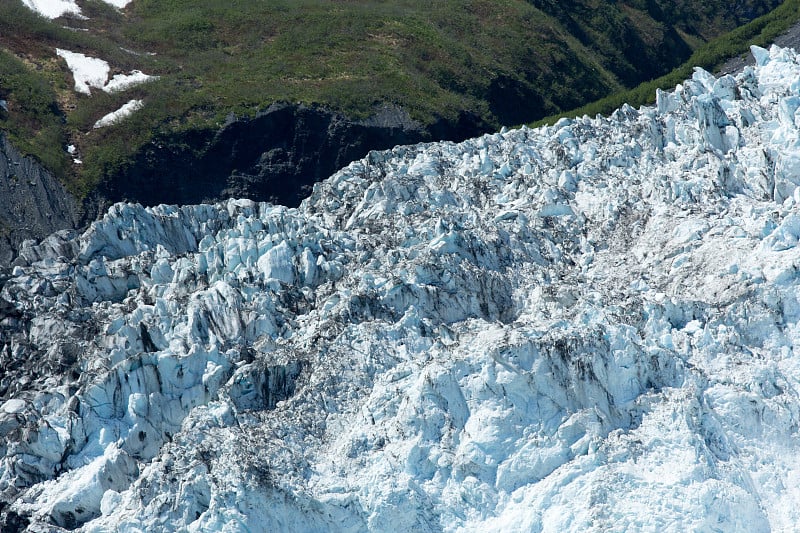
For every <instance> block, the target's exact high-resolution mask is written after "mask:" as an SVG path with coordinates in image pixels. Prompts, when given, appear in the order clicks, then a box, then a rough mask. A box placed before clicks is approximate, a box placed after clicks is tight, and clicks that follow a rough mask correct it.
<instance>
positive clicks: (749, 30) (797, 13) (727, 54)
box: [533, 0, 800, 126]
mask: <svg viewBox="0 0 800 533" xmlns="http://www.w3.org/2000/svg"><path fill="white" fill-rule="evenodd" d="M798 20H800V0H787V1H786V2H784V3H783V4H782V5H780V6H779V7H777V8H776V9H774V10H773V11H771V12H770V13H768V14H766V15H764V16H762V17H759V18H757V19H755V20H753V21H752V22H750V23H748V24H746V25H744V26H741V27H739V28H736V29H735V30H733V31H731V32H729V33H727V34H725V35H722V36H721V37H719V38H717V39H715V40H713V41H711V42H709V43H707V44H705V45H703V46H701V47H700V48H698V49H697V50H696V51H695V52H694V53H693V54H692V55H691V57H690V58H689V59H688V60H687V61H685V62H684V63H683V64H682V65H680V66H679V67H677V68H675V69H673V70H672V71H671V72H669V73H668V74H665V75H664V76H660V77H658V78H656V79H654V80H650V81H646V82H643V83H641V84H639V85H638V86H637V87H635V88H633V89H629V90H623V91H619V92H616V93H614V94H611V95H609V96H606V97H604V98H601V99H599V100H596V101H594V102H590V103H588V104H586V105H584V106H581V107H579V108H577V109H572V110H569V111H565V112H561V113H557V114H554V115H551V116H548V117H545V118H543V119H540V120H538V121H536V122H535V123H533V125H534V126H539V125H543V124H553V123H555V122H556V121H557V120H558V119H560V118H564V117H576V116H583V115H588V116H596V115H608V114H609V113H611V112H613V111H614V110H615V109H617V108H619V107H620V106H622V104H628V105H630V106H633V107H639V106H641V105H646V104H652V103H653V102H655V99H656V90H657V89H663V90H671V89H673V88H675V86H676V85H677V84H679V83H681V82H682V81H683V80H685V79H687V78H690V77H691V76H692V71H693V70H694V68H695V67H701V68H704V69H706V70H709V71H714V70H715V69H716V68H717V67H719V66H720V65H722V64H723V63H725V61H727V60H728V59H730V58H732V57H737V56H739V55H742V54H745V53H748V52H749V49H750V46H751V45H756V46H767V45H769V43H771V42H773V41H774V40H775V38H776V37H777V36H778V35H780V34H781V33H783V32H784V31H786V30H787V29H788V28H789V27H790V26H792V25H793V24H795V23H796V22H797V21H798Z"/></svg>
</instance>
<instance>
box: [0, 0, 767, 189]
mask: <svg viewBox="0 0 800 533" xmlns="http://www.w3.org/2000/svg"><path fill="white" fill-rule="evenodd" d="M72 4H74V5H75V6H78V7H80V9H81V10H82V11H81V16H83V17H86V18H78V17H77V16H75V15H69V14H67V15H65V16H64V17H62V18H60V19H57V20H55V21H52V22H51V21H47V20H44V19H42V18H41V17H38V16H37V15H36V14H35V13H33V12H32V11H31V10H30V9H28V8H27V7H24V6H23V4H22V3H21V2H20V0H13V1H10V2H5V3H4V4H3V5H2V6H0V28H6V29H7V31H0V46H2V48H3V49H4V51H5V53H0V75H2V76H3V77H4V78H5V77H6V76H7V74H13V77H10V79H11V82H12V83H10V84H6V83H2V84H0V99H6V100H7V101H8V108H9V112H8V113H7V114H6V115H7V116H3V115H2V114H0V120H1V119H5V121H4V123H3V124H2V127H3V129H6V130H8V132H9V133H10V135H11V137H12V139H11V140H12V141H13V142H15V143H16V144H17V145H18V146H19V147H20V148H21V149H23V150H24V151H26V152H27V153H34V154H35V155H37V156H38V157H40V159H42V160H43V161H44V162H45V163H46V165H47V166H48V167H49V168H50V170H52V171H55V172H57V173H59V175H61V176H62V177H63V178H64V179H67V180H68V181H69V184H70V185H71V187H72V189H73V190H74V191H76V192H78V193H86V191H87V190H92V189H94V188H96V187H97V186H98V185H99V184H100V183H101V182H102V181H103V180H111V181H112V184H111V187H110V188H109V195H110V194H113V193H114V191H116V189H114V187H113V186H114V185H115V184H123V185H124V184H126V183H130V182H133V183H137V182H138V181H139V180H140V179H142V174H146V173H147V170H146V169H143V168H142V166H141V165H140V164H139V163H140V161H139V160H137V157H140V158H142V157H154V155H153V154H152V150H151V152H150V153H149V154H145V153H144V152H147V150H148V149H150V148H151V147H152V146H160V145H167V146H168V148H169V149H167V150H165V151H164V152H163V153H156V154H155V157H161V158H163V159H162V160H161V161H163V162H168V161H169V155H170V154H171V153H173V152H174V151H176V150H178V151H180V150H181V148H184V144H186V143H187V142H188V143H189V144H190V147H191V151H193V152H202V151H203V150H204V149H205V148H206V145H207V144H208V143H210V142H211V139H213V132H215V131H217V130H218V129H219V128H220V127H222V126H223V124H225V123H226V122H227V121H228V119H229V117H231V116H235V117H238V118H240V119H241V118H242V117H247V118H251V117H253V116H254V115H255V114H256V113H257V112H259V111H263V110H265V109H267V108H268V107H269V106H270V105H272V104H273V103H275V102H278V101H285V102H291V103H297V102H301V103H303V104H306V105H312V104H316V105H321V106H324V107H326V108H328V109H330V110H332V111H334V112H337V113H341V114H343V115H344V116H345V117H346V118H347V119H348V120H351V121H358V120H362V119H365V118H369V117H370V116H373V115H375V114H376V113H379V112H380V110H381V109H383V107H384V106H386V105H388V106H390V107H394V106H396V107H399V108H400V109H402V110H403V112H404V113H405V115H406V116H407V117H408V118H409V119H410V120H412V121H413V122H414V123H416V127H417V128H418V129H421V130H423V131H424V132H425V134H426V135H419V136H418V138H417V139H416V140H426V139H428V140H430V139H434V138H437V139H440V138H445V136H446V138H450V139H456V138H457V139H459V140H460V139H463V138H465V137H468V136H472V135H475V134H476V132H477V131H489V130H494V129H496V128H497V127H499V126H500V125H501V124H521V123H525V122H528V121H531V120H534V119H537V118H541V117H543V116H545V115H548V114H551V113H554V112H556V111H559V110H565V109H571V108H574V107H576V106H577V105H579V104H582V103H585V102H587V101H591V100H594V99H596V98H598V97H600V96H603V95H606V94H608V93H609V92H612V91H615V90H617V89H619V88H621V87H623V86H627V85H635V84H636V83H638V82H639V81H642V80H646V79H649V78H652V77H654V76H657V75H659V74H663V73H665V72H668V71H669V70H670V69H671V68H673V67H674V66H676V65H678V64H680V63H681V62H682V61H683V60H685V59H686V58H688V56H689V55H690V53H691V51H692V49H693V48H695V47H696V46H697V45H698V44H699V43H702V42H704V41H706V40H708V39H709V38H711V37H714V36H717V35H719V34H721V33H723V32H724V31H726V30H730V29H732V28H733V27H735V26H737V25H739V24H741V23H743V22H746V21H748V20H751V19H752V18H754V17H756V16H758V15H760V14H763V13H765V12H767V11H768V10H770V9H772V8H774V7H775V6H777V5H778V4H779V2H778V1H777V0H748V1H743V2H737V3H736V4H735V5H734V6H730V5H729V3H727V2H680V3H665V2H637V1H630V2H625V3H622V2H597V1H594V0H591V1H590V0H582V1H580V2H573V3H571V4H570V8H569V10H567V9H565V7H564V5H562V3H559V2H526V1H523V0H503V1H501V2H496V1H495V2H486V1H484V0H474V1H470V2H455V1H444V2H434V3H431V2H418V1H411V0H407V1H404V2H391V3H386V2H367V1H355V2H330V1H321V0H302V1H292V2H247V1H234V2H230V1H221V0H203V1H202V2H198V1H196V0H195V1H186V0H171V1H169V2H154V1H149V0H135V1H133V2H130V3H128V2H122V3H118V4H120V5H125V7H124V9H123V10H117V9H115V8H114V7H112V6H110V5H109V4H108V3H106V2H103V1H100V0H92V1H89V0H86V1H78V2H77V3H76V2H73V3H72ZM57 48H58V49H64V50H67V51H70V52H74V53H81V54H84V55H85V56H88V57H91V58H94V59H100V60H104V61H107V62H108V63H109V67H108V68H109V69H110V71H109V74H119V75H130V73H131V72H134V71H140V72H144V73H146V74H147V75H152V76H158V79H157V80H151V82H150V83H146V84H142V85H137V86H135V87H130V88H128V89H126V90H121V91H116V92H113V91H106V88H105V86H104V84H103V83H99V84H98V87H96V88H95V89H94V91H93V92H92V94H91V96H90V95H87V94H76V93H75V92H74V91H73V89H72V80H71V77H72V75H71V73H70V71H69V69H68V68H66V66H65V65H64V63H63V62H62V61H60V60H58V59H57V56H56V49H57ZM22 67H27V68H26V69H25V70H24V75H22V76H21V75H19V74H18V71H19V69H20V68H22ZM31 95H35V96H36V98H35V100H32V99H31ZM133 100H137V101H139V100H141V101H142V102H143V107H142V108H141V109H140V110H138V111H137V112H136V113H134V114H132V115H131V116H130V117H129V118H128V120H126V121H122V122H120V123H118V124H115V125H114V126H113V127H107V128H94V127H93V126H94V125H95V124H97V121H98V120H100V119H101V118H102V117H103V116H105V115H107V114H108V113H111V112H113V111H114V110H116V109H119V108H120V107H121V106H123V105H124V104H126V103H129V102H131V101H133ZM65 119H66V123H65V124H64V120H65ZM406 122H407V121H406ZM462 123H463V124H465V125H463V126H460V125H461V124H462ZM437 124H444V125H445V127H444V128H438V129H437V127H436V126H437ZM398 125H399V126H401V127H402V123H401V124H398ZM187 130H188V132H189V133H188V135H186V136H183V135H181V134H182V133H185V132H187ZM208 132H211V133H210V134H207V133H208ZM176 137H177V138H176ZM198 138H199V139H198ZM193 143H198V144H197V145H195V144H193ZM68 145H73V146H75V147H76V152H74V153H73V154H69V155H68V154H66V153H65V152H64V148H66V146H68ZM390 146H391V145H388V144H387V145H384V146H381V148H388V147H390ZM273 148H274V147H269V148H268V149H266V150H264V152H265V153H266V152H268V151H270V150H272V149H273ZM373 148H376V146H373ZM74 159H79V160H80V161H81V163H80V164H73V160H74ZM286 159H287V160H288V163H289V164H291V162H292V161H291V158H290V157H289V158H286ZM285 161H286V160H283V159H282V160H281V162H280V163H281V164H286V163H285ZM234 169H238V170H240V171H244V170H245V169H243V168H242V165H236V166H234V167H233V168H232V169H231V170H234ZM235 174H236V173H226V174H224V175H220V176H217V177H216V179H217V180H218V181H219V182H224V181H225V179H226V178H228V177H229V176H232V175H235ZM181 179H182V180H183V181H189V180H190V179H191V175H189V174H187V175H182V176H181ZM144 181H146V180H144ZM147 188H148V189H152V187H149V186H148V187H147ZM254 197H255V198H256V199H263V198H265V197H264V196H254ZM120 198H121V197H116V198H112V199H120ZM127 198H132V199H135V200H138V201H143V202H145V203H150V202H148V199H147V198H146V196H145V195H142V197H134V196H128V197H127ZM201 199H202V197H200V198H198V199H196V201H199V200H201ZM176 201H177V200H176Z"/></svg>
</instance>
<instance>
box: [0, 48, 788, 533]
mask: <svg viewBox="0 0 800 533" xmlns="http://www.w3.org/2000/svg"><path fill="white" fill-rule="evenodd" d="M753 52H754V54H755V56H756V60H757V66H756V67H755V68H747V69H745V71H744V72H743V73H742V74H740V75H738V76H737V77H735V78H734V77H731V76H724V77H721V78H719V79H716V78H714V77H713V76H711V75H710V74H708V73H706V72H704V71H701V70H698V71H697V72H696V73H695V75H694V77H693V79H691V80H688V81H686V82H685V83H683V84H681V85H680V86H679V87H678V88H677V89H676V91H675V92H674V93H669V94H668V93H659V95H658V102H657V105H656V107H653V108H642V109H640V110H638V111H637V110H634V109H632V108H630V107H625V108H622V109H620V110H619V111H618V112H616V113H614V115H613V116H611V117H610V118H597V119H589V118H584V119H580V120H575V121H570V120H562V121H561V122H559V123H558V124H556V125H555V126H553V127H545V128H540V129H536V130H531V129H527V128H523V129H519V130H513V131H504V132H502V133H499V134H495V135H487V136H484V137H481V138H477V139H472V140H468V141H465V142H463V143H460V144H453V143H435V144H424V145H417V146H410V147H398V148H395V149H393V150H391V151H386V152H372V153H370V154H369V156H368V157H366V158H365V159H363V160H360V161H357V162H354V163H353V164H351V165H350V166H348V167H347V168H345V169H343V170H342V171H341V172H339V173H337V174H335V175H334V176H332V177H331V178H330V179H328V180H326V181H324V182H322V183H320V184H318V185H317V186H316V187H315V189H314V192H313V194H312V195H311V197H310V198H309V199H307V200H306V201H304V202H303V204H302V205H301V206H300V207H299V208H298V209H287V208H285V207H275V206H271V205H269V204H258V203H254V202H252V201H247V200H239V201H235V200H231V201H228V202H226V203H221V204H215V205H200V206H186V207H182V208H177V207H170V206H159V207H156V208H144V207H142V206H138V205H129V204H118V205H116V206H114V207H113V208H112V209H111V210H110V211H109V212H108V214H107V215H106V216H105V217H104V218H103V219H102V220H100V221H98V222H96V223H94V224H93V225H92V227H91V228H90V229H89V230H88V231H87V232H86V233H84V234H83V235H81V236H80V237H78V238H73V239H69V238H64V236H58V235H55V236H53V237H51V238H50V239H48V240H47V241H45V242H44V243H42V245H40V246H39V247H31V248H29V249H28V251H27V254H28V255H27V260H28V261H29V263H30V264H29V265H28V266H19V267H17V268H16V269H15V270H14V272H13V275H12V277H11V279H9V280H7V281H5V283H4V285H3V287H2V293H0V295H1V296H2V301H1V302H0V303H2V308H1V309H2V312H3V317H4V318H3V320H2V322H0V325H1V326H2V329H1V330H0V332H2V346H3V348H2V351H0V357H2V360H0V363H2V364H1V365H0V368H2V369H3V372H4V374H3V376H2V377H0V387H1V388H0V398H2V399H3V403H2V404H0V413H2V414H0V431H2V434H3V435H4V441H3V442H5V444H3V447H2V452H3V455H4V457H3V459H2V461H0V491H2V498H3V501H4V504H3V507H2V511H0V513H2V520H4V521H5V522H4V523H5V526H6V527H11V526H10V525H13V526H14V527H22V528H24V527H27V526H30V530H32V531H34V530H37V528H39V529H41V528H42V527H50V526H46V525H43V524H55V525H57V526H60V527H64V528H70V529H71V528H76V527H79V526H80V527H81V528H82V530H84V531H126V530H127V531H135V530H147V531H158V530H165V531H166V530H175V529H179V528H185V530H188V531H200V530H225V531H248V530H250V531H252V530H256V531H262V530H263V531H267V530H272V531H274V530H278V531H319V530H332V531H412V530H413V531H420V530H421V531H478V530H487V529H488V530H503V531H628V530H633V529H636V530H659V531H686V530H698V531H715V530H724V531H750V532H752V531H790V530H791V529H792V528H793V527H794V526H795V525H796V524H797V523H798V522H799V521H800V517H799V516H798V514H797V513H798V511H797V507H796V505H795V503H796V500H797V495H798V492H800V481H799V480H798V477H797V473H798V471H800V460H798V458H800V453H798V452H800V450H798V447H800V441H799V440H798V433H797V432H798V421H799V420H800V397H798V393H797V388H798V382H799V381H800V364H798V359H797V356H796V354H794V349H795V346H796V343H797V339H798V334H799V333H800V329H798V318H800V303H799V302H800V300H799V298H800V292H798V278H797V264H800V248H798V246H797V244H798V239H800V218H798V202H799V201H800V192H798V191H800V189H798V185H800V181H799V180H798V177H797V173H796V171H795V167H796V165H797V158H798V138H800V136H799V134H800V128H799V127H798V121H797V119H796V116H797V113H798V108H800V92H798V88H799V87H800V62H799V61H798V57H797V56H796V54H795V53H794V52H790V51H786V50H782V49H778V48H773V49H772V50H771V51H769V52H768V51H766V50H763V49H758V48H754V50H753Z"/></svg>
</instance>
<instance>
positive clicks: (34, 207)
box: [0, 133, 88, 266]
mask: <svg viewBox="0 0 800 533" xmlns="http://www.w3.org/2000/svg"><path fill="white" fill-rule="evenodd" d="M86 214H87V213H86V210H85V209H84V208H83V206H82V204H81V202H79V201H77V200H76V199H75V198H74V197H73V196H72V195H71V194H70V193H69V192H68V191H67V190H66V189H65V188H64V186H63V185H61V183H59V181H58V180H57V179H56V178H55V177H54V176H53V175H52V174H51V173H50V172H49V171H47V170H46V169H44V167H42V166H41V165H40V164H39V163H38V162H37V161H36V160H35V159H33V158H31V157H24V156H22V155H21V154H20V153H19V151H18V150H17V149H16V148H14V146H12V145H11V143H9V142H8V140H7V139H6V138H5V136H4V135H2V134H1V133H0V266H2V265H4V264H5V265H8V264H9V263H10V262H11V260H12V259H13V258H14V257H15V256H16V255H17V252H18V251H19V248H20V246H21V245H22V243H23V242H24V241H25V240H26V239H34V240H41V239H43V238H44V237H46V236H47V235H49V234H51V233H53V232H55V231H58V230H70V229H76V228H78V227H80V226H81V225H82V221H83V220H84V219H85V218H86ZM87 223H88V222H87Z"/></svg>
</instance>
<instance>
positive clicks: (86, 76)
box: [56, 48, 158, 95]
mask: <svg viewBox="0 0 800 533" xmlns="http://www.w3.org/2000/svg"><path fill="white" fill-rule="evenodd" d="M56 55H57V56H58V57H61V58H64V61H66V63H67V67H69V69H70V71H71V72H72V78H73V80H74V81H75V91H76V92H79V93H82V94H87V95H90V94H92V91H91V89H92V88H95V89H102V90H103V91H105V92H107V93H115V92H119V91H124V90H125V89H129V88H131V87H134V86H136V85H139V84H141V83H146V82H148V81H150V80H154V79H158V76H150V75H148V74H145V73H144V72H142V71H141V70H133V71H131V73H130V74H114V76H113V77H112V78H111V79H108V76H109V74H110V73H111V67H110V66H109V64H108V62H107V61H105V60H103V59H99V58H96V57H91V56H87V55H84V54H81V53H78V52H70V51H69V50H62V49H61V48H56Z"/></svg>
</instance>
